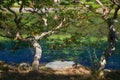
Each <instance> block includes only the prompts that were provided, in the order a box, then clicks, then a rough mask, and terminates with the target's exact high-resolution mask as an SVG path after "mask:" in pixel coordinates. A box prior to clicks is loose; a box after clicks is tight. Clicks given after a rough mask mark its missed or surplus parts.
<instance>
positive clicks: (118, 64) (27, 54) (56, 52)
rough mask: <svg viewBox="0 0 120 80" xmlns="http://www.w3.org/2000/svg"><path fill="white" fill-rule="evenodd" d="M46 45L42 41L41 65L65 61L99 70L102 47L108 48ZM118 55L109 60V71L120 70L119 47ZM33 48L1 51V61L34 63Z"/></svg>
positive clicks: (107, 66)
mask: <svg viewBox="0 0 120 80" xmlns="http://www.w3.org/2000/svg"><path fill="white" fill-rule="evenodd" d="M48 45H49V44H46V42H45V41H42V43H41V46H42V50H43V54H42V58H41V59H40V63H47V62H52V61H56V60H65V61H75V62H77V63H79V64H82V65H86V66H89V67H92V68H97V67H98V65H99V64H98V63H99V59H100V56H101V54H102V52H103V49H102V48H101V47H103V46H106V45H102V46H101V47H100V48H94V47H91V46H90V47H88V48H81V47H78V46H73V47H68V48H65V47H63V48H59V49H51V48H49V46H48ZM117 50H118V51H116V53H115V54H114V55H112V56H111V57H110V58H109V59H108V63H107V65H106V68H109V69H120V60H119V59H120V54H118V53H119V52H120V51H119V47H117ZM34 52H35V51H34V49H33V48H21V49H17V50H15V51H12V50H9V49H7V48H5V49H3V50H0V60H3V61H6V62H7V63H10V64H11V63H21V62H26V63H30V64H31V63H32V61H33V57H34Z"/></svg>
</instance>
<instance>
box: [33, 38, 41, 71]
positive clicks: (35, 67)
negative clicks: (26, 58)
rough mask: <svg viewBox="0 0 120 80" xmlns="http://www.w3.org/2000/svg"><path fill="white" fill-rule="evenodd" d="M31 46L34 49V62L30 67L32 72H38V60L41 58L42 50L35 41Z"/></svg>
mask: <svg viewBox="0 0 120 80" xmlns="http://www.w3.org/2000/svg"><path fill="white" fill-rule="evenodd" d="M33 46H34V48H35V56H34V60H33V63H32V67H33V71H38V70H39V60H40V58H41V56H42V49H41V46H40V45H39V43H38V42H37V41H36V40H34V41H33Z"/></svg>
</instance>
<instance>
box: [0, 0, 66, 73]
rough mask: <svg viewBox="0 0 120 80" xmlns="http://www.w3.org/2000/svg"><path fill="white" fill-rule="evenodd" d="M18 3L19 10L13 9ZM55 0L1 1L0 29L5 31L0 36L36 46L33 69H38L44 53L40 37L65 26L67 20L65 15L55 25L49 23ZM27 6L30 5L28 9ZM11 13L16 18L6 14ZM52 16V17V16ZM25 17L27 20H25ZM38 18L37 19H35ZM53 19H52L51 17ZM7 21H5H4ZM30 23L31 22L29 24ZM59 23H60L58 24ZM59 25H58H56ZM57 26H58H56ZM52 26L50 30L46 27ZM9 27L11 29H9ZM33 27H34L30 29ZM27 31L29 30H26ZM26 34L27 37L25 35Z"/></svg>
mask: <svg viewBox="0 0 120 80" xmlns="http://www.w3.org/2000/svg"><path fill="white" fill-rule="evenodd" d="M15 3H16V4H18V11H15V10H14V9H12V7H13V6H14V4H15ZM53 5H54V4H53V0H49V1H48V0H2V1H0V13H1V17H2V20H1V21H0V24H1V25H0V27H1V28H0V29H1V30H2V31H3V30H4V31H5V32H2V33H1V34H0V36H3V37H7V38H11V39H15V40H18V41H24V42H28V43H30V44H31V45H33V47H34V48H35V56H34V61H33V63H32V66H33V70H35V71H38V67H39V60H40V58H41V55H42V48H41V46H40V44H39V43H38V40H39V39H42V38H43V37H45V36H46V35H50V34H53V33H55V31H57V30H58V29H60V28H62V27H63V23H64V22H65V18H64V16H63V17H61V18H62V19H61V18H59V20H58V23H56V24H55V25H52V26H53V27H51V26H50V25H48V21H47V18H49V16H50V15H51V14H50V15H49V10H50V9H51V8H50V7H53ZM26 7H29V8H30V9H29V10H28V9H27V8H26ZM27 13H28V14H32V15H34V16H33V18H31V19H30V20H29V17H30V16H29V17H27V19H28V20H27V19H25V18H24V17H25V14H27ZM4 14H6V15H7V14H10V15H11V16H13V17H14V18H13V19H11V17H9V16H7V17H6V15H4ZM50 18H52V17H50ZM6 19H9V20H10V19H11V23H12V26H11V25H10V23H8V22H6ZM24 19H25V20H24ZM34 19H37V20H36V21H33V20H34ZM51 20H52V19H51ZM53 20H54V18H53ZM4 21H5V22H4ZM28 23H29V24H28ZM57 24H58V25H57ZM40 25H42V26H43V29H39V28H40ZM56 25H57V26H56ZM54 26H56V27H54ZM47 27H50V28H49V30H47V31H46V30H45V28H47ZM8 28H9V29H8ZM30 28H32V29H30ZM24 31H27V32H24ZM23 35H25V36H26V37H23Z"/></svg>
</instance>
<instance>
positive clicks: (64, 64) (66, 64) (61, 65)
mask: <svg viewBox="0 0 120 80" xmlns="http://www.w3.org/2000/svg"><path fill="white" fill-rule="evenodd" d="M74 64H75V63H74V61H54V62H49V63H47V64H46V65H45V67H47V68H51V69H53V70H61V69H66V68H71V67H72V66H73V65H74Z"/></svg>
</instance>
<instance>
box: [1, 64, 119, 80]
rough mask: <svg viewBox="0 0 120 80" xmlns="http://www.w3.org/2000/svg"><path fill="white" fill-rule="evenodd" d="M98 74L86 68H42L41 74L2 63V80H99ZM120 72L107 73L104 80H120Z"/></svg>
mask: <svg viewBox="0 0 120 80" xmlns="http://www.w3.org/2000/svg"><path fill="white" fill-rule="evenodd" d="M96 74H97V72H95V71H93V70H91V69H90V68H88V67H85V66H77V67H71V68H67V69H61V70H52V69H49V68H46V67H44V65H42V66H40V68H39V72H33V71H31V68H29V69H28V68H27V69H24V70H20V68H19V66H17V65H14V66H13V65H12V66H11V65H8V64H6V63H2V62H1V63H0V80H98V79H97V78H98V76H97V75H96ZM119 75H120V71H114V72H106V73H105V78H104V79H103V80H120V76H119Z"/></svg>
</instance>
